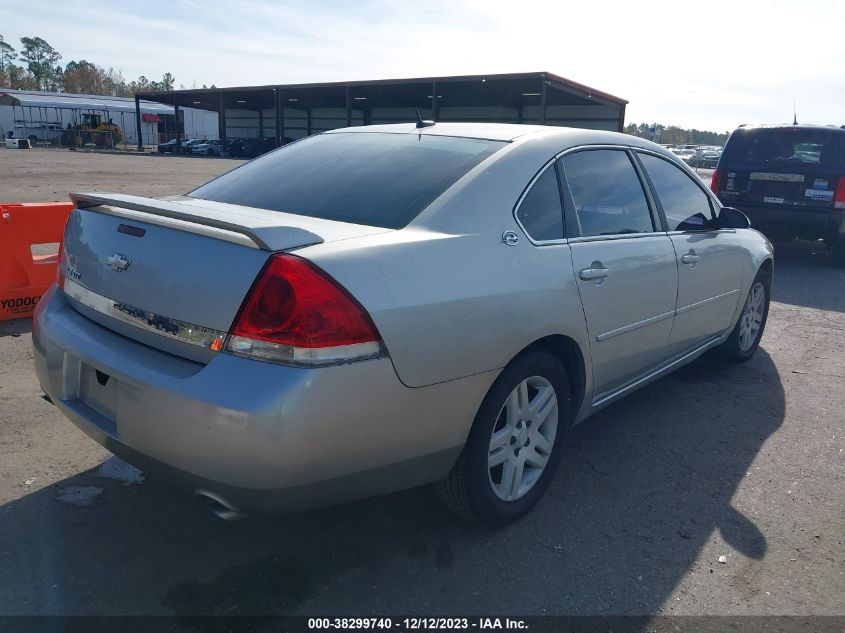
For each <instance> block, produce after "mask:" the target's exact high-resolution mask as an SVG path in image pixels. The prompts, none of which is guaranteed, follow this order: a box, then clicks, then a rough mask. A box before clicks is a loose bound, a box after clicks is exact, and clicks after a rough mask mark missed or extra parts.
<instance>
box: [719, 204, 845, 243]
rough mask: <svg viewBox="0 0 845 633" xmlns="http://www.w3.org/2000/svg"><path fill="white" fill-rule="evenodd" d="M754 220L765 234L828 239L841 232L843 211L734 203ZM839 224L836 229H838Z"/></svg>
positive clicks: (753, 224) (754, 224)
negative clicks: (832, 234) (839, 230)
mask: <svg viewBox="0 0 845 633" xmlns="http://www.w3.org/2000/svg"><path fill="white" fill-rule="evenodd" d="M723 202H724V203H725V204H727V205H730V206H734V207H736V208H737V209H739V210H740V211H742V212H743V213H744V214H745V215H747V216H748V218H749V219H750V220H751V224H752V226H753V227H754V228H756V229H759V230H760V231H761V232H762V233H781V234H792V235H795V236H799V237H804V238H809V239H818V238H822V237H824V238H827V237H828V236H829V235H830V234H831V232H833V233H835V232H836V231H838V229H839V224H840V219H841V218H840V216H841V212H839V211H834V210H831V209H813V208H808V209H795V208H789V207H780V206H775V205H771V206H768V205H756V204H754V205H752V204H732V203H731V201H730V200H727V201H723ZM834 225H835V226H834Z"/></svg>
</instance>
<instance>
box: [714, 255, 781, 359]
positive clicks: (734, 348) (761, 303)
mask: <svg viewBox="0 0 845 633" xmlns="http://www.w3.org/2000/svg"><path fill="white" fill-rule="evenodd" d="M771 288H772V277H771V273H769V272H768V271H765V270H760V271H758V272H757V276H756V277H755V278H754V281H753V282H752V284H751V289H750V290H749V291H748V296H747V297H746V298H745V303H744V304H743V306H742V312H741V314H740V315H739V320H738V321H737V323H736V325H735V326H734V329H733V331H732V332H731V334H730V336H729V337H728V338H727V339H725V341H724V342H723V343H722V344H721V345H719V347H717V348H716V349H717V351H718V353H719V356H720V357H721V358H722V360H725V361H728V362H730V363H744V362H745V361H747V360H749V359H750V358H751V357H752V356H754V352H756V351H757V348H758V347H759V346H760V339H761V338H763V330H765V329H766V320H767V319H768V317H769V300H770V295H771ZM758 289H762V292H763V296H762V298H761V299H757V298H756V294H755V293H756V292H758ZM755 316H756V318H755ZM755 320H756V321H757V330H756V331H754V329H753V328H754V326H753V325H749V321H750V322H752V323H753V322H754V321H755ZM749 328H750V329H749Z"/></svg>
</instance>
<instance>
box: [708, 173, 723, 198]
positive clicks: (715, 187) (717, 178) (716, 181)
mask: <svg viewBox="0 0 845 633" xmlns="http://www.w3.org/2000/svg"><path fill="white" fill-rule="evenodd" d="M721 184H722V174H721V172H719V170H718V169H714V170H713V176H712V177H711V178H710V190H711V191H712V192H713V193H715V194H716V195H717V196H718V195H719V186H720V185H721Z"/></svg>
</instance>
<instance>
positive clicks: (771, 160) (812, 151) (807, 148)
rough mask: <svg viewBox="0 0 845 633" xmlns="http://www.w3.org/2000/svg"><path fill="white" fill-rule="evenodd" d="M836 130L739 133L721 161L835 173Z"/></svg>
mask: <svg viewBox="0 0 845 633" xmlns="http://www.w3.org/2000/svg"><path fill="white" fill-rule="evenodd" d="M843 136H845V133H843V132H840V131H838V130H823V129H808V128H801V127H783V128H749V129H747V130H745V129H739V130H737V131H735V132H734V133H733V134H731V137H730V138H729V139H728V143H727V145H726V146H725V151H724V154H723V155H722V160H723V161H724V162H726V163H731V164H737V165H740V164H747V163H753V164H755V165H761V166H762V165H778V164H781V165H783V164H786V165H790V164H793V165H816V166H820V167H829V168H832V169H835V168H837V167H839V165H840V164H841V163H842V150H843V144H842V137H843Z"/></svg>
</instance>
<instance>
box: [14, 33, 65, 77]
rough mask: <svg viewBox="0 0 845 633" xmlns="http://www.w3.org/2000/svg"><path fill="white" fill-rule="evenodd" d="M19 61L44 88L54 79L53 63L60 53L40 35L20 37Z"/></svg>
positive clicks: (57, 59) (59, 56)
mask: <svg viewBox="0 0 845 633" xmlns="http://www.w3.org/2000/svg"><path fill="white" fill-rule="evenodd" d="M21 45H22V46H23V49H22V50H21V61H24V62H26V66H27V68H28V69H29V72H30V73H32V76H33V77H35V81H36V83H37V84H38V86H39V87H40V88H46V87H48V86H49V85H50V83H51V82H54V81H55V73H56V71H55V68H54V66H53V65H54V64H55V63H56V62H57V61H59V60H60V59H61V58H62V56H61V54H60V53H59V52H58V51H57V50H56V49H54V48H53V47H52V46H50V45H49V44H48V43H47V42H46V41H45V40H43V39H41V38H40V37H22V38H21Z"/></svg>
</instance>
